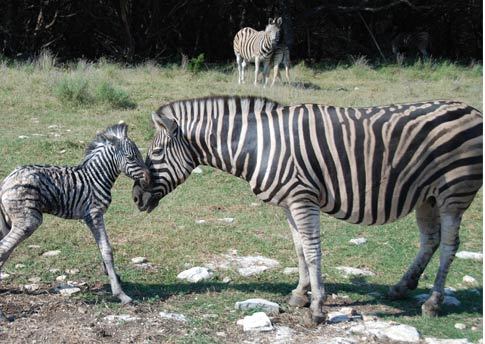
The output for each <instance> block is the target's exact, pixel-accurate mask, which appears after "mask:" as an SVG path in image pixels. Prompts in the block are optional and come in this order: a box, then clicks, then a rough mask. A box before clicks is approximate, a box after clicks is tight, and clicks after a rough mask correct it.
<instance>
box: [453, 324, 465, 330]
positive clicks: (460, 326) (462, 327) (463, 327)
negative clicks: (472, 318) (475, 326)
mask: <svg viewBox="0 0 485 344" xmlns="http://www.w3.org/2000/svg"><path fill="white" fill-rule="evenodd" d="M455 328H456V329H457V330H464V329H466V325H465V324H462V323H456V324H455Z"/></svg>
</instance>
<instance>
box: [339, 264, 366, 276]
mask: <svg viewBox="0 0 485 344" xmlns="http://www.w3.org/2000/svg"><path fill="white" fill-rule="evenodd" d="M336 269H337V270H338V271H340V272H341V273H342V274H343V275H344V276H346V277H348V276H374V275H375V273H373V272H372V271H370V270H367V269H358V268H351V267H348V266H337V267H336Z"/></svg>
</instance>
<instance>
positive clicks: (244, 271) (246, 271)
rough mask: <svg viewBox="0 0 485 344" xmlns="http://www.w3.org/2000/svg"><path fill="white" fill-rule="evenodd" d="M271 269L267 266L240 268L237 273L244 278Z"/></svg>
mask: <svg viewBox="0 0 485 344" xmlns="http://www.w3.org/2000/svg"><path fill="white" fill-rule="evenodd" d="M268 269H269V268H268V267H267V266H250V267H247V268H239V269H237V272H238V273H239V274H240V275H241V276H244V277H249V276H253V275H258V274H260V273H262V272H263V271H266V270H268Z"/></svg>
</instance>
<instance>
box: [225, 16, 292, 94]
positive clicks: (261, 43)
mask: <svg viewBox="0 0 485 344" xmlns="http://www.w3.org/2000/svg"><path fill="white" fill-rule="evenodd" d="M282 22H283V20H282V19H281V17H279V18H275V19H273V18H269V20H268V25H267V26H266V29H265V30H264V31H256V30H254V29H252V28H250V27H245V28H243V29H241V30H239V31H238V32H237V33H236V36H234V42H233V47H234V54H235V55H236V62H237V70H238V75H239V77H238V83H239V84H241V83H244V70H245V69H246V64H247V63H248V62H253V61H254V85H257V84H258V73H259V63H260V62H263V78H264V85H265V86H266V84H267V83H268V74H269V60H270V59H271V56H272V54H273V52H274V49H275V47H276V46H277V44H278V43H279V42H280V36H281V24H282Z"/></svg>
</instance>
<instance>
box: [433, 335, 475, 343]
mask: <svg viewBox="0 0 485 344" xmlns="http://www.w3.org/2000/svg"><path fill="white" fill-rule="evenodd" d="M424 342H425V343H426V344H472V343H471V342H469V341H468V339H466V338H463V339H438V338H434V337H427V338H424Z"/></svg>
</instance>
